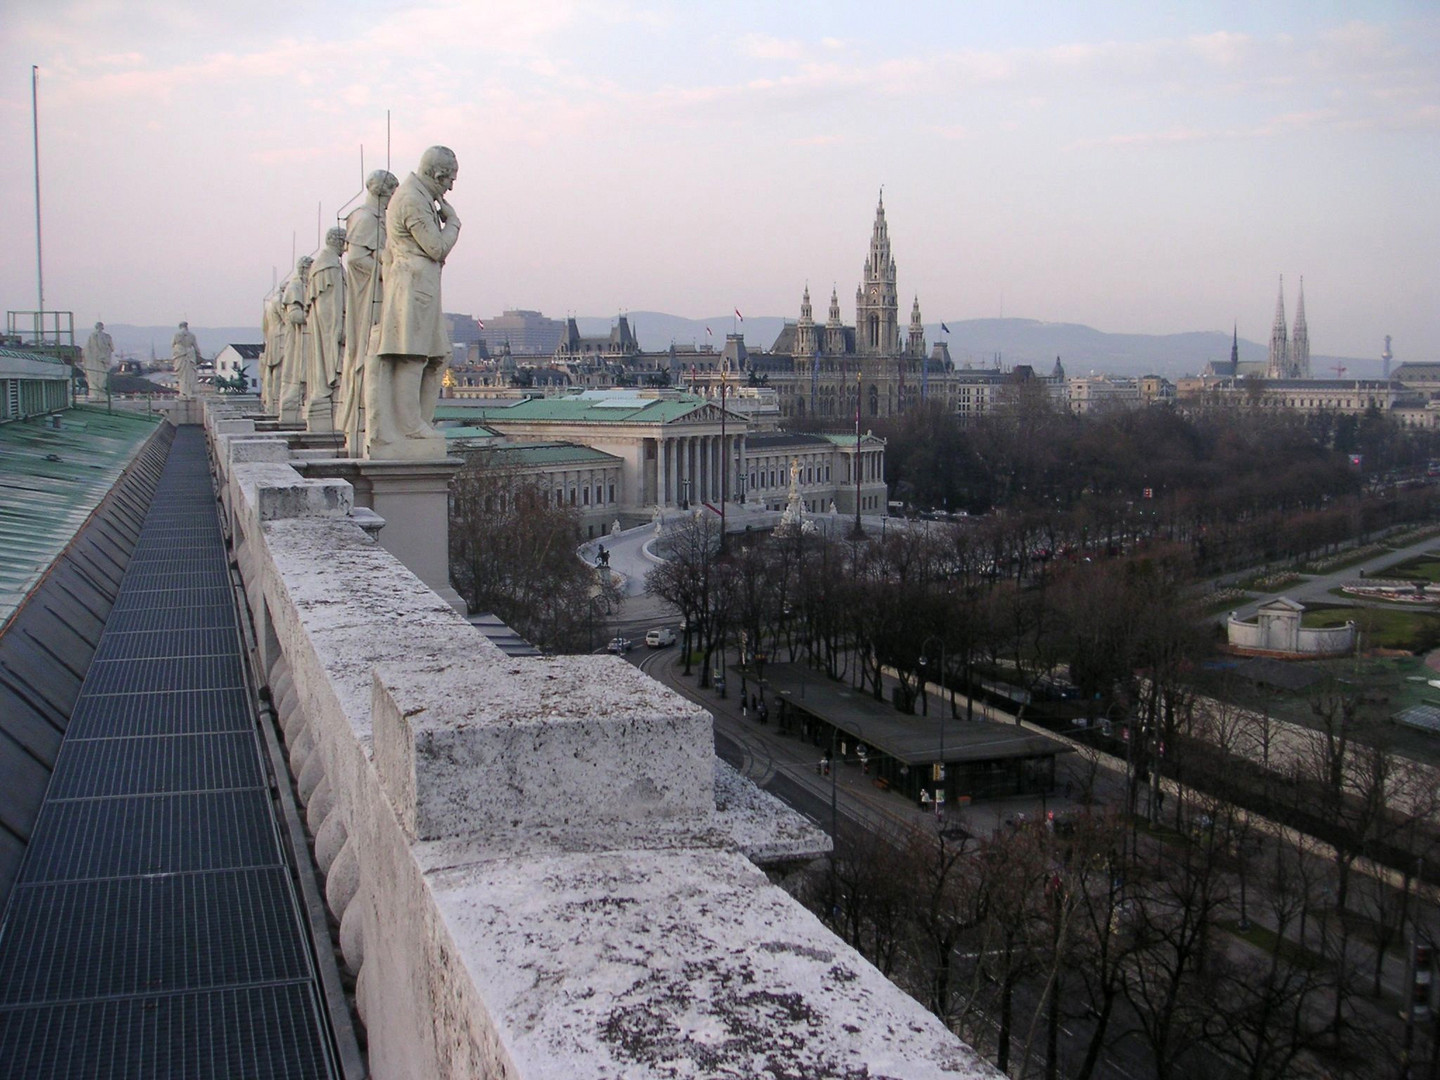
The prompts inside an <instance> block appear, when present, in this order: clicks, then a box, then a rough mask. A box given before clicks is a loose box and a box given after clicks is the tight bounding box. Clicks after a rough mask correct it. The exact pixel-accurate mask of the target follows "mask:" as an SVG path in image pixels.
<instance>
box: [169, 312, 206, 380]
mask: <svg viewBox="0 0 1440 1080" xmlns="http://www.w3.org/2000/svg"><path fill="white" fill-rule="evenodd" d="M170 362H171V363H172V364H173V365H174V366H175V374H176V375H177V376H178V377H179V378H178V382H179V384H180V396H181V397H182V398H193V397H194V396H195V391H196V388H197V387H196V381H195V371H196V368H197V367H198V365H199V363H200V344H199V342H197V341H196V340H195V335H194V334H192V333H191V332H190V324H189V323H188V322H182V323H181V324H180V328H179V329H178V330H176V331H175V336H174V337H173V338H171V339H170Z"/></svg>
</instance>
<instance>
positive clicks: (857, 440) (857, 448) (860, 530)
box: [855, 367, 865, 540]
mask: <svg viewBox="0 0 1440 1080" xmlns="http://www.w3.org/2000/svg"><path fill="white" fill-rule="evenodd" d="M863 374H864V369H863V367H862V368H861V369H859V370H857V371H856V372H855V539H856V540H859V539H860V538H861V537H863V536H864V535H865V529H864V527H863V526H862V525H861V524H860V380H861V377H862V375H863Z"/></svg>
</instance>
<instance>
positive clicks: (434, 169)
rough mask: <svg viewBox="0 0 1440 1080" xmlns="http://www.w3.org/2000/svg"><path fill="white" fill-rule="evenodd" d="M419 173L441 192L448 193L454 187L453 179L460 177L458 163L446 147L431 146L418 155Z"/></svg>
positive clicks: (452, 151)
mask: <svg viewBox="0 0 1440 1080" xmlns="http://www.w3.org/2000/svg"><path fill="white" fill-rule="evenodd" d="M419 171H420V174H421V175H422V176H428V177H429V178H430V179H431V180H433V181H435V183H436V184H437V185H439V187H440V190H441V191H449V190H450V189H451V188H453V187H454V186H455V177H457V176H459V175H460V162H459V161H458V160H456V158H455V151H454V150H451V149H450V148H449V147H448V146H432V147H430V148H429V149H428V150H426V151H425V152H424V153H423V154H421V155H420V170H419Z"/></svg>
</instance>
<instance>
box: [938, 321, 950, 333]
mask: <svg viewBox="0 0 1440 1080" xmlns="http://www.w3.org/2000/svg"><path fill="white" fill-rule="evenodd" d="M940 329H941V330H944V331H945V333H947V334H948V333H949V332H950V328H949V327H948V326H946V325H945V324H944V323H943V322H942V323H941V324H940Z"/></svg>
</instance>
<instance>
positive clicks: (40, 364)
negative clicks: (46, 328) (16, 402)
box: [0, 346, 74, 379]
mask: <svg viewBox="0 0 1440 1080" xmlns="http://www.w3.org/2000/svg"><path fill="white" fill-rule="evenodd" d="M73 370H74V369H73V368H71V367H70V365H69V364H67V363H65V362H64V361H62V360H58V359H56V358H55V357H53V356H40V355H38V354H36V353H32V352H26V351H24V350H23V349H12V348H9V347H6V346H0V376H4V377H5V378H7V379H69V378H71V373H72V372H73Z"/></svg>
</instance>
